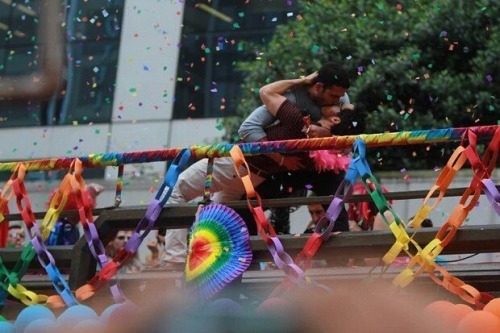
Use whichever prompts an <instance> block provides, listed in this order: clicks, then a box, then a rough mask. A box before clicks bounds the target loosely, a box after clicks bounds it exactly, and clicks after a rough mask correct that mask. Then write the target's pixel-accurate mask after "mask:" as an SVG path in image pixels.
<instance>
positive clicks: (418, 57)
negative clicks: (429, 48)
mask: <svg viewBox="0 0 500 333" xmlns="http://www.w3.org/2000/svg"><path fill="white" fill-rule="evenodd" d="M411 58H412V59H414V60H418V59H420V53H418V52H417V53H413V54H412V55H411Z"/></svg>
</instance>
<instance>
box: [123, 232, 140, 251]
mask: <svg viewBox="0 0 500 333" xmlns="http://www.w3.org/2000/svg"><path fill="white" fill-rule="evenodd" d="M141 243H142V238H141V235H140V234H139V233H138V232H137V231H136V232H134V234H133V235H132V237H130V239H129V240H128V241H127V244H125V250H127V251H128V252H130V253H135V252H137V250H138V249H139V246H141Z"/></svg>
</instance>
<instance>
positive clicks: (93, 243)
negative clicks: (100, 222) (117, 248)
mask: <svg viewBox="0 0 500 333" xmlns="http://www.w3.org/2000/svg"><path fill="white" fill-rule="evenodd" d="M87 226H88V228H84V229H83V234H84V235H85V239H86V240H87V245H88V246H89V249H90V252H91V253H92V255H93V256H94V258H96V259H98V257H99V255H100V254H103V253H105V250H104V245H102V242H101V240H100V239H99V234H98V233H97V228H96V227H95V225H94V224H93V223H89V224H87Z"/></svg>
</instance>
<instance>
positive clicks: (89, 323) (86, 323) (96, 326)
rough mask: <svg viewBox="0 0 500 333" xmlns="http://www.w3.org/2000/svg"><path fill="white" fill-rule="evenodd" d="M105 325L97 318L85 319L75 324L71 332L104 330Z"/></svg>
mask: <svg viewBox="0 0 500 333" xmlns="http://www.w3.org/2000/svg"><path fill="white" fill-rule="evenodd" d="M105 329H106V325H105V324H104V323H103V322H101V321H99V320H97V319H85V320H82V321H81V322H79V323H78V324H76V326H75V327H74V328H73V329H72V330H71V333H88V332H92V333H100V332H105Z"/></svg>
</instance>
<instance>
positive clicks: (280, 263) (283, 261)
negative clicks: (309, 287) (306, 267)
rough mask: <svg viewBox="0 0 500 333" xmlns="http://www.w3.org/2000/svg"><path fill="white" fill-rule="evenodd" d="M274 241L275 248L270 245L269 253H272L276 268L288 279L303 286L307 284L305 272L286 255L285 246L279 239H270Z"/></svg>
mask: <svg viewBox="0 0 500 333" xmlns="http://www.w3.org/2000/svg"><path fill="white" fill-rule="evenodd" d="M270 239H271V240H272V242H273V244H274V247H273V246H271V245H270V244H268V248H269V252H271V254H272V256H273V258H274V262H275V263H276V266H277V267H278V268H279V269H281V270H282V271H283V272H285V274H286V275H287V277H288V278H289V279H290V280H292V281H293V282H300V283H301V284H305V281H304V271H303V270H302V269H301V268H300V267H299V266H297V265H296V264H295V263H294V262H293V259H292V258H291V257H290V256H289V255H288V253H286V252H285V251H284V249H283V245H282V244H281V242H280V240H279V239H278V237H270ZM291 271H294V272H295V274H296V275H293V274H291Z"/></svg>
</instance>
